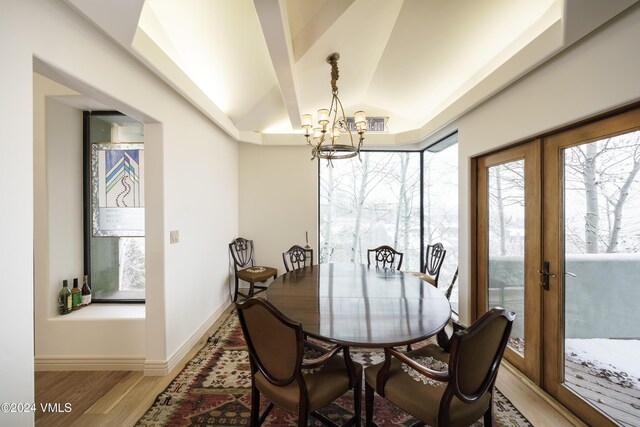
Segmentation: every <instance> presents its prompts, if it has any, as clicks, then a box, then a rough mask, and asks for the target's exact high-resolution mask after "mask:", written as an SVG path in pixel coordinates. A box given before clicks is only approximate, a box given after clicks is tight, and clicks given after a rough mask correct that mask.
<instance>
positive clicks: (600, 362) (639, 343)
mask: <svg viewBox="0 0 640 427" xmlns="http://www.w3.org/2000/svg"><path fill="white" fill-rule="evenodd" d="M565 354H566V355H567V356H568V357H571V356H573V357H574V358H575V357H577V358H579V359H580V360H581V361H584V362H591V363H592V364H593V366H594V367H596V368H598V369H608V370H611V371H616V372H625V373H626V374H627V375H628V376H629V377H633V378H634V379H635V381H633V383H634V386H635V387H636V388H640V380H639V379H640V362H639V360H638V356H639V355H640V340H622V339H620V340H617V339H604V338H591V339H567V340H565Z"/></svg>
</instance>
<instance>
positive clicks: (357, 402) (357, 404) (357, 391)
mask: <svg viewBox="0 0 640 427" xmlns="http://www.w3.org/2000/svg"><path fill="white" fill-rule="evenodd" d="M361 413H362V376H361V377H360V378H359V379H358V382H357V383H356V385H355V386H354V387H353V415H354V416H355V425H357V426H359V425H360V420H361V418H362V417H361Z"/></svg>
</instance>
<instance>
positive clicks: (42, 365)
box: [34, 356, 144, 372]
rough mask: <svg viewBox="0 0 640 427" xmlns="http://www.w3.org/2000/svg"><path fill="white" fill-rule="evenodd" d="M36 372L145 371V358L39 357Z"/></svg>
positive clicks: (36, 362) (35, 364) (36, 360)
mask: <svg viewBox="0 0 640 427" xmlns="http://www.w3.org/2000/svg"><path fill="white" fill-rule="evenodd" d="M34 370H35V371H36V372H40V371H143V370H144V356H133V357H132V356H64V357H60V356H55V357H52V356H39V357H35V358H34Z"/></svg>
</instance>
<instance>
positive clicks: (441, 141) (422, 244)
mask: <svg viewBox="0 0 640 427" xmlns="http://www.w3.org/2000/svg"><path fill="white" fill-rule="evenodd" d="M450 138H455V142H453V143H450V144H449V145H447V146H446V147H445V148H443V149H442V150H446V149H447V148H449V146H452V145H455V144H458V130H457V129H456V130H454V131H452V132H450V133H448V134H447V135H446V136H444V137H442V138H440V139H438V140H437V141H435V142H434V143H432V144H429V145H427V146H426V147H425V148H423V149H420V150H372V149H363V150H361V151H362V152H369V153H416V152H417V153H420V213H419V217H420V265H422V263H423V262H424V256H425V250H426V244H425V241H424V239H425V234H424V233H425V230H424V218H425V217H424V155H425V152H427V151H433V148H434V147H436V146H437V145H439V144H444V143H447V142H448V141H449V140H450ZM429 149H431V150H429ZM438 151H440V150H438ZM317 165H318V180H317V181H318V224H317V230H316V232H317V235H318V239H317V245H318V246H317V248H316V251H317V253H318V254H320V225H321V224H320V221H321V216H320V208H321V176H320V173H321V167H323V166H326V165H324V164H323V161H322V159H317ZM328 167H332V166H328ZM458 170H460V162H459V161H458ZM459 188H460V183H459V182H458V191H459ZM455 286H458V281H456V283H454V287H455ZM454 313H455V314H456V315H457V314H458V313H457V312H455V311H454Z"/></svg>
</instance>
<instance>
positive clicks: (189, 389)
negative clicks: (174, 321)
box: [136, 311, 531, 427]
mask: <svg viewBox="0 0 640 427" xmlns="http://www.w3.org/2000/svg"><path fill="white" fill-rule="evenodd" d="M351 355H352V357H353V358H354V360H356V361H358V362H360V363H362V364H363V365H364V366H368V365H371V364H375V363H378V362H379V361H381V360H382V358H383V355H382V353H381V352H369V351H365V350H362V351H361V350H359V349H353V350H352V351H351ZM363 401H364V399H363ZM265 405H266V402H265V401H263V402H262V403H261V405H260V407H261V408H263V409H264V407H265ZM250 406H251V375H250V370H249V355H248V352H247V349H246V346H245V342H244V338H243V336H242V330H241V329H240V324H239V322H238V317H237V315H236V314H235V311H234V312H233V313H231V315H229V317H228V318H227V319H226V320H225V321H224V322H223V324H222V326H220V328H219V329H218V330H217V331H216V333H215V334H214V335H213V336H211V338H209V342H208V343H207V344H206V345H205V346H204V347H203V348H202V350H200V351H199V352H198V354H197V355H196V356H195V357H194V358H193V359H192V360H191V361H190V362H189V363H188V364H187V365H186V366H185V368H184V369H183V370H182V372H180V374H178V376H177V377H176V378H175V380H173V382H172V383H171V384H169V386H168V387H167V388H166V389H165V390H164V391H163V392H162V393H160V394H159V395H158V397H157V398H156V400H155V402H154V403H153V405H152V406H151V408H149V410H148V411H147V412H146V413H145V414H144V416H143V417H142V418H140V420H138V422H137V424H136V426H139V427H152V426H153V427H158V426H166V427H174V426H175V427H177V426H245V425H249V413H250ZM352 411H353V398H352V397H351V395H350V394H349V393H348V394H346V395H344V396H343V397H341V398H340V399H338V400H337V401H336V402H334V403H333V404H331V405H329V406H327V407H326V408H324V409H323V410H322V411H321V412H322V413H323V414H324V415H326V416H327V417H329V418H330V419H332V420H333V421H336V422H338V423H340V422H342V421H344V420H347V419H349V418H350V417H351V414H352ZM362 417H363V420H364V404H363V407H362ZM494 419H495V424H496V425H497V426H531V423H529V421H527V419H526V418H525V417H524V416H523V415H522V414H521V413H520V412H519V411H518V410H517V409H516V408H515V407H514V406H513V405H512V404H511V402H510V401H509V400H508V399H507V398H506V397H504V396H503V395H502V393H500V392H499V391H498V390H496V391H495V395H494ZM374 420H375V421H376V423H377V424H378V425H379V426H380V427H384V426H408V425H411V424H413V422H415V421H416V420H415V419H413V418H411V417H410V416H408V415H407V414H405V413H404V412H402V411H401V410H399V409H397V408H396V407H394V406H393V405H392V404H390V403H389V402H387V401H386V400H384V399H382V398H380V397H379V396H377V395H376V402H375V417H374ZM476 424H477V425H479V426H481V425H482V421H479V422H478V423H476ZM263 425H265V426H295V425H297V416H296V415H292V414H289V413H288V412H286V411H283V410H280V409H279V408H274V409H273V410H272V411H271V414H269V417H268V418H267V420H266V421H265V423H264V424H263ZM310 425H313V426H321V425H322V424H321V423H319V422H318V421H316V420H315V419H313V418H311V419H310Z"/></svg>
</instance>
